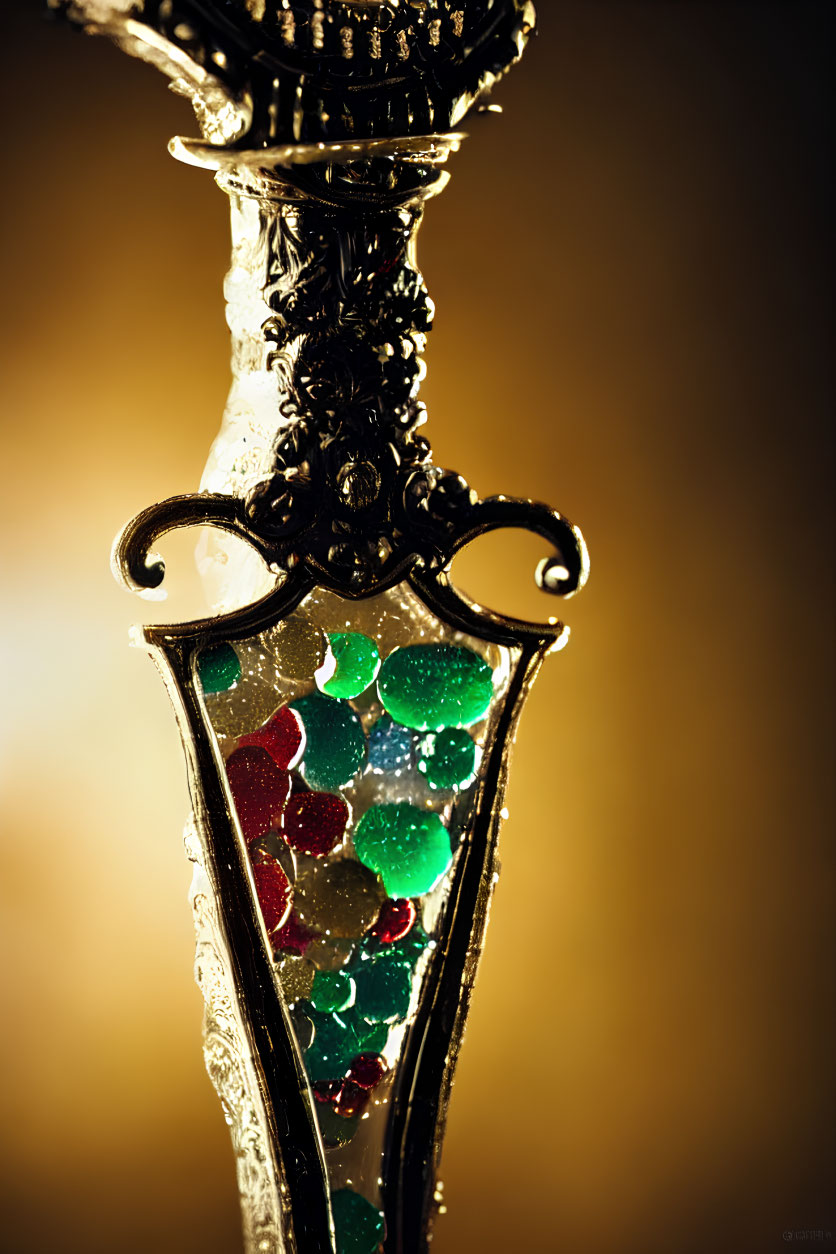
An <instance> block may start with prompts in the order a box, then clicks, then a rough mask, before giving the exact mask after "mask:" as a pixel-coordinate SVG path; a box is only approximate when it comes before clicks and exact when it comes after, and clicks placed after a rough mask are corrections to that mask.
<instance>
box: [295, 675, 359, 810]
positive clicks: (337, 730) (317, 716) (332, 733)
mask: <svg viewBox="0 0 836 1254" xmlns="http://www.w3.org/2000/svg"><path fill="white" fill-rule="evenodd" d="M291 708H292V709H294V710H296V712H297V714H298V715H299V716H300V718H301V719H302V724H303V726H304V728H305V736H306V737H307V740H306V744H305V756H304V758H303V759H302V762H301V763H300V766H299V770H300V771H301V773H302V775H303V776H304V778H305V782H306V783H307V784H308V785H309V786H310V787H311V788H315V789H317V790H319V791H321V792H330V791H331V790H332V789H334V788H342V787H343V785H344V784H347V783H348V782H349V781H350V780H351V779H352V778H353V777H354V776H355V775H356V774H357V772H358V771H359V769H360V767H361V766H362V765H363V762H364V761H365V758H366V736H365V733H364V731H363V726H362V724H361V722H360V720H359V718H358V717H357V715H356V714H355V713H354V711H353V710H352V708H351V706H350V705H348V703H347V702H345V701H335V700H333V699H332V698H331V697H323V696H322V695H321V694H320V693H318V692H312V693H311V694H310V696H307V697H302V698H301V699H300V700H299V701H294V703H293V705H292V707H291Z"/></svg>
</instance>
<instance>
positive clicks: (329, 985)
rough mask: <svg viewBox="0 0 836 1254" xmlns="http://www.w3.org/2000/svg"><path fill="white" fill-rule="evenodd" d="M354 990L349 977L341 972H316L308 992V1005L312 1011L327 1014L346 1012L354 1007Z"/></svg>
mask: <svg viewBox="0 0 836 1254" xmlns="http://www.w3.org/2000/svg"><path fill="white" fill-rule="evenodd" d="M355 994H356V988H355V984H354V980H353V979H352V978H351V976H350V975H343V973H342V971H317V972H316V973H315V975H314V978H313V985H312V987H311V990H310V1003H311V1005H312V1006H313V1008H314V1010H318V1011H320V1013H324V1014H329V1013H331V1012H333V1011H337V1012H339V1011H340V1010H348V1008H349V1006H353V1005H354V998H355Z"/></svg>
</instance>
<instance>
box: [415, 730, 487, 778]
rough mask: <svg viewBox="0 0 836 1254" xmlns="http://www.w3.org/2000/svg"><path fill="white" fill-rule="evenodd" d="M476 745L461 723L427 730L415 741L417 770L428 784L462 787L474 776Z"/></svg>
mask: <svg viewBox="0 0 836 1254" xmlns="http://www.w3.org/2000/svg"><path fill="white" fill-rule="evenodd" d="M476 756H477V749H476V745H475V744H474V743H473V740H472V739H471V736H470V733H469V732H467V731H465V729H464V728H463V727H446V728H445V729H444V730H443V731H440V732H430V734H429V736H425V737H424V738H423V740H421V741H420V743H419V745H418V770H419V771H420V772H421V774H422V775H423V776H424V777H425V778H426V781H427V783H428V784H429V786H430V788H464V787H465V785H467V784H469V783H471V782H472V781H473V780H474V779H475V777H476Z"/></svg>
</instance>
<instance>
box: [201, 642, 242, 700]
mask: <svg viewBox="0 0 836 1254" xmlns="http://www.w3.org/2000/svg"><path fill="white" fill-rule="evenodd" d="M197 673H198V676H199V677H200V685H201V687H202V688H203V691H204V692H226V690H227V688H231V687H232V685H233V684H237V682H238V680H239V679H240V678H241V663H240V662H239V660H238V654H237V653H236V652H235V650H234V649H233V647H232V645H231V644H215V645H212V647H211V648H209V649H204V650H203V652H202V653H201V655H200V657H199V658H198V662H197Z"/></svg>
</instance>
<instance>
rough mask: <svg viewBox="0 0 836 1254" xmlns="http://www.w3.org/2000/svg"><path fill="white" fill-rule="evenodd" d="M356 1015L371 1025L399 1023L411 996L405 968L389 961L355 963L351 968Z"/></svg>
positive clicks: (409, 975) (407, 971)
mask: <svg viewBox="0 0 836 1254" xmlns="http://www.w3.org/2000/svg"><path fill="white" fill-rule="evenodd" d="M354 982H355V985H356V988H357V1012H358V1014H361V1015H362V1016H363V1018H364V1019H367V1020H369V1021H370V1022H371V1023H399V1022H400V1021H402V1020H403V1019H405V1018H406V1016H407V1012H408V1010H409V1001H410V997H411V996H412V979H411V973H410V970H409V968H408V967H406V966H403V965H402V964H401V963H398V962H392V961H391V960H390V959H389V958H380V959H378V960H377V961H375V960H374V959H372V960H371V961H368V962H361V963H358V964H357V966H356V967H355V969H354Z"/></svg>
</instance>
